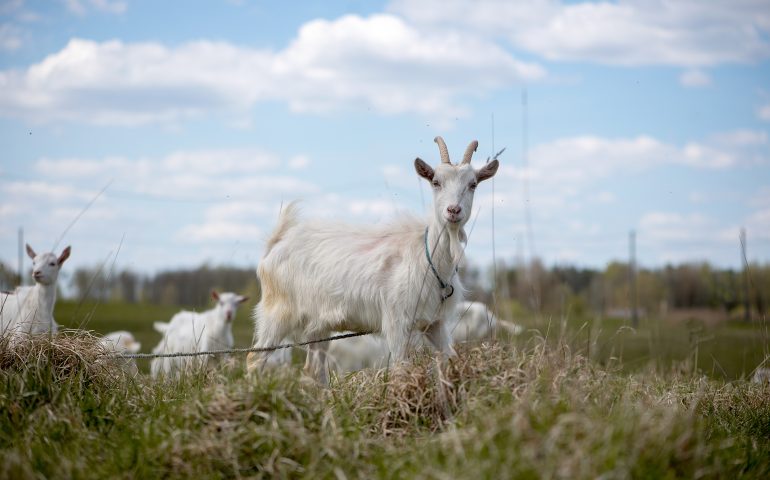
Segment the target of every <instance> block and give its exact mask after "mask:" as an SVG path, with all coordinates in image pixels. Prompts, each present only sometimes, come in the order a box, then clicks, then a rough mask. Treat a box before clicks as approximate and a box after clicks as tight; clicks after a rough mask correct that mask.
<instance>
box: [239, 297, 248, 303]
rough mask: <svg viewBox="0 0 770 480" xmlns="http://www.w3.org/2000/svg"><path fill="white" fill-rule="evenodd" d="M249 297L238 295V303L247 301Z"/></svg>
mask: <svg viewBox="0 0 770 480" xmlns="http://www.w3.org/2000/svg"><path fill="white" fill-rule="evenodd" d="M248 299H249V297H244V296H240V297H238V303H243V302H245V301H247V300H248Z"/></svg>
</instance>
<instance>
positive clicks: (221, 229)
mask: <svg viewBox="0 0 770 480" xmlns="http://www.w3.org/2000/svg"><path fill="white" fill-rule="evenodd" d="M263 234H264V233H263V231H262V229H260V228H259V227H258V226H256V225H251V224H247V223H241V222H228V221H217V220H209V221H207V222H204V223H202V224H197V225H188V226H186V227H184V228H182V229H181V230H180V232H179V234H178V235H177V238H178V239H179V240H180V241H184V242H193V243H200V242H215V243H218V242H233V241H241V240H244V239H251V240H254V239H257V238H260V237H262V236H263Z"/></svg>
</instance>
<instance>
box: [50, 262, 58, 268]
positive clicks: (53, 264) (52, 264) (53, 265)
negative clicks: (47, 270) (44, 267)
mask: <svg viewBox="0 0 770 480" xmlns="http://www.w3.org/2000/svg"><path fill="white" fill-rule="evenodd" d="M48 265H50V266H52V267H55V266H56V263H54V262H51V263H49V264H48Z"/></svg>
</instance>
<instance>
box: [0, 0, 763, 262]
mask: <svg viewBox="0 0 770 480" xmlns="http://www.w3.org/2000/svg"><path fill="white" fill-rule="evenodd" d="M287 5H288V4H287V3H286V2H279V1H249V0H242V1H233V0H231V1H226V0H222V1H214V0H212V1H205V2H204V1H199V2H157V1H144V0H137V1H133V0H63V1H41V2H35V1H25V0H11V1H6V0H0V262H3V263H4V264H6V265H8V266H11V267H13V268H15V267H16V265H17V261H18V260H17V258H18V238H19V229H23V235H24V240H25V241H26V242H28V243H30V244H31V245H32V246H33V247H34V248H35V249H36V250H38V251H47V250H51V249H54V250H55V251H56V252H57V253H58V252H60V251H61V249H62V248H63V247H64V246H66V245H72V256H71V257H70V260H68V264H67V265H68V266H67V267H65V268H69V269H71V270H74V269H75V268H77V267H81V266H87V267H93V266H98V265H101V264H105V265H109V266H111V267H114V268H118V269H122V268H129V269H132V270H134V271H137V272H144V273H154V272H158V271H161V270H164V269H171V268H187V267H196V266H199V265H201V264H204V263H207V264H209V265H229V266H237V267H255V266H256V264H257V263H258V261H259V258H260V256H261V254H262V250H263V248H264V242H265V239H266V237H267V235H268V234H269V233H270V231H271V228H272V226H273V225H274V223H275V220H276V218H277V215H278V212H279V210H280V208H281V205H282V204H285V203H286V202H289V201H291V200H295V199H300V200H301V201H302V209H303V212H304V215H305V216H307V217H317V218H324V219H333V220H338V219H342V220H345V221H350V222H355V223H360V224H367V223H382V222H387V221H388V220H389V219H393V218H395V217H398V216H399V215H404V214H407V213H413V214H423V213H427V212H428V210H429V208H430V204H431V190H430V188H429V186H428V185H427V184H426V183H425V182H424V181H423V180H420V179H419V178H418V176H417V175H416V173H415V172H414V167H413V161H414V158H415V157H421V158H423V159H424V160H426V161H428V163H431V164H436V163H438V161H439V160H438V159H439V155H438V149H437V147H436V145H435V143H434V142H433V138H434V137H435V136H437V135H441V136H442V137H443V138H444V139H445V140H446V143H447V145H448V146H449V152H450V156H451V157H452V158H453V159H454V160H455V161H456V160H458V159H459V157H460V156H461V155H462V152H463V151H464V150H465V148H466V146H467V145H468V144H469V143H470V141H471V140H474V139H477V140H478V141H479V144H480V146H479V150H478V152H477V153H476V155H475V157H474V165H476V166H477V168H478V167H479V166H480V165H481V164H483V162H484V161H485V160H486V159H487V158H488V157H490V156H492V155H493V154H494V153H496V152H497V151H499V150H500V149H502V148H503V147H505V151H504V152H503V153H502V154H501V155H500V157H499V160H500V163H501V167H500V169H499V171H498V173H497V175H496V176H495V178H494V180H491V181H487V182H484V183H482V184H481V185H480V186H479V188H478V189H477V191H476V196H475V201H474V213H473V219H472V220H471V221H470V222H469V224H468V227H467V229H468V230H469V237H470V238H469V243H468V247H467V252H466V253H467V257H468V260H469V261H470V262H472V263H474V264H476V265H479V266H486V265H490V264H491V262H492V259H493V258H495V257H496V258H498V259H499V260H500V261H504V262H506V263H508V264H511V263H514V262H516V261H518V260H524V261H527V260H529V259H531V258H533V257H538V258H541V259H542V260H543V261H544V262H545V263H546V264H547V265H556V264H558V265H576V266H580V267H591V268H603V267H604V266H606V264H607V263H608V262H611V261H626V260H627V258H628V255H629V241H628V240H629V232H631V231H634V232H635V237H636V254H637V259H638V262H639V264H640V265H641V266H642V267H647V268H656V267H661V266H664V265H666V264H669V263H672V264H678V263H683V262H700V261H708V262H710V263H712V264H713V265H716V266H719V267H730V268H739V267H740V265H741V256H740V247H739V245H740V244H739V232H740V230H741V229H742V228H745V229H746V233H747V253H748V259H749V261H752V262H760V263H767V262H770V139H769V138H768V136H769V133H770V0H727V1H721V0H713V1H701V0H681V1H670V0H618V1H614V2H582V1H569V2H563V1H556V0H536V1H528V2H514V1H509V0H476V1H472V2H470V1H457V0H421V1H407V0H393V1H384V2H374V1H368V2H362V1H353V0H350V1H309V0H308V1H297V2H291V8H287ZM29 265H30V262H29V261H28V260H27V261H26V264H25V268H29Z"/></svg>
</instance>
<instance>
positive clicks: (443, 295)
mask: <svg viewBox="0 0 770 480" xmlns="http://www.w3.org/2000/svg"><path fill="white" fill-rule="evenodd" d="M424 237H425V258H427V259H428V265H430V269H431V270H433V275H435V276H436V280H438V284H439V286H440V287H441V301H442V302H443V301H444V300H446V299H447V298H449V297H451V296H452V294H453V293H455V287H454V286H452V284H451V283H447V282H444V281H443V280H441V277H440V276H439V274H438V272H437V271H436V267H435V266H433V260H431V258H430V250H429V249H428V227H425V235H424ZM447 289H448V290H449V293H446V292H447Z"/></svg>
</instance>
